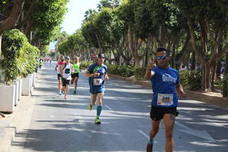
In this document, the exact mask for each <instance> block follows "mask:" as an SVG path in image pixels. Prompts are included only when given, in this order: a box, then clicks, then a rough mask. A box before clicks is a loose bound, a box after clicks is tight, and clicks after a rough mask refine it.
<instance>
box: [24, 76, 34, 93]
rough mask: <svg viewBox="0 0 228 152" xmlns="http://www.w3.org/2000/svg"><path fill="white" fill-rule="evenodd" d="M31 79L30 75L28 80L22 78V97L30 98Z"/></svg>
mask: <svg viewBox="0 0 228 152" xmlns="http://www.w3.org/2000/svg"><path fill="white" fill-rule="evenodd" d="M31 77H32V76H31V75H28V76H27V77H26V78H22V96H30V93H31V87H32V78H31Z"/></svg>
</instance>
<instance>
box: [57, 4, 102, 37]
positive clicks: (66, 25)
mask: <svg viewBox="0 0 228 152" xmlns="http://www.w3.org/2000/svg"><path fill="white" fill-rule="evenodd" d="M99 1H100V0H70V1H69V3H68V12H67V14H66V15H65V17H64V22H63V24H62V25H61V27H62V31H66V32H67V33H68V34H73V33H74V32H75V31H76V30H77V29H79V28H80V27H81V23H82V21H83V19H84V14H85V11H87V10H88V9H97V4H98V3H99Z"/></svg>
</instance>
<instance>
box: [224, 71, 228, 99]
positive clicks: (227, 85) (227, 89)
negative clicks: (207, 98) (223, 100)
mask: <svg viewBox="0 0 228 152" xmlns="http://www.w3.org/2000/svg"><path fill="white" fill-rule="evenodd" d="M223 97H228V74H225V75H224V77H223Z"/></svg>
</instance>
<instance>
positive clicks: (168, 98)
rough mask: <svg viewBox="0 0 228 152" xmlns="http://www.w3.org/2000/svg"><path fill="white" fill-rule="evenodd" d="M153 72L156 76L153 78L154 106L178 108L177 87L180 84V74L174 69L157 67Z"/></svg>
mask: <svg viewBox="0 0 228 152" xmlns="http://www.w3.org/2000/svg"><path fill="white" fill-rule="evenodd" d="M151 71H154V72H155V75H154V76H152V77H151V79H150V80H151V83H152V90H153V97H152V105H153V106H162V107H176V106H177V104H178V97H177V93H176V85H178V84H179V83H180V80H179V72H178V71H177V70H175V69H173V68H170V67H169V68H166V69H163V68H159V67H155V68H153V69H152V70H151Z"/></svg>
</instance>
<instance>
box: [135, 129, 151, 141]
mask: <svg viewBox="0 0 228 152" xmlns="http://www.w3.org/2000/svg"><path fill="white" fill-rule="evenodd" d="M138 132H139V133H140V134H141V135H143V136H144V137H146V139H148V140H149V136H148V135H147V134H146V133H144V132H143V131H142V130H140V129H138Z"/></svg>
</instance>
